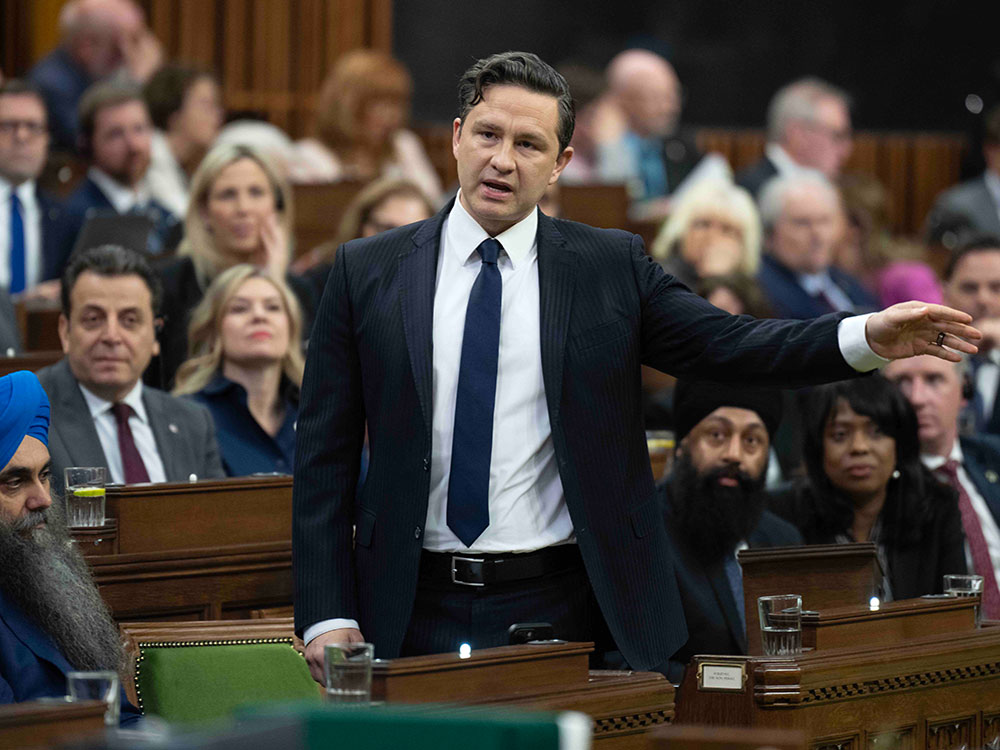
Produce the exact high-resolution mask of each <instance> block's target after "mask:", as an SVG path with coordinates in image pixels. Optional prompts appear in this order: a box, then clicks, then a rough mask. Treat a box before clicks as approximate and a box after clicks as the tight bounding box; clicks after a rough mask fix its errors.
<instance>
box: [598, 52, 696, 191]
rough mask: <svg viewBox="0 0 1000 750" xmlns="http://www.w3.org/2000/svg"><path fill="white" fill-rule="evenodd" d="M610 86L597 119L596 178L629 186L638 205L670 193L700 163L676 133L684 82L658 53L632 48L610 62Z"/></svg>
mask: <svg viewBox="0 0 1000 750" xmlns="http://www.w3.org/2000/svg"><path fill="white" fill-rule="evenodd" d="M607 84H608V93H607V95H606V96H605V97H604V98H603V100H602V102H601V104H600V105H598V112H597V115H596V116H595V117H594V121H593V125H594V140H595V154H594V156H595V172H596V176H597V178H598V179H599V180H600V181H602V182H623V183H625V184H626V186H628V188H629V193H630V195H631V197H632V199H633V200H634V201H639V202H648V201H655V200H657V199H660V198H663V197H664V196H667V195H669V194H670V193H672V192H673V191H674V190H675V189H676V188H677V186H678V185H679V184H680V183H681V181H682V180H684V178H685V177H687V175H688V174H689V173H690V172H691V171H692V170H693V169H694V167H695V166H696V165H697V164H698V162H699V161H700V160H701V152H699V151H698V150H697V148H696V147H695V145H694V142H693V141H691V140H686V139H684V138H682V137H681V136H680V134H679V133H678V127H677V126H678V122H679V120H680V115H681V84H680V80H679V79H678V78H677V74H676V72H674V68H673V66H672V65H671V64H670V63H669V62H667V61H666V60H665V59H664V58H662V57H660V56H659V55H658V54H656V53H655V52H651V51H649V50H645V49H628V50H625V51H624V52H621V53H619V54H618V55H616V56H615V57H614V58H613V59H612V60H611V62H610V63H609V64H608V68H607Z"/></svg>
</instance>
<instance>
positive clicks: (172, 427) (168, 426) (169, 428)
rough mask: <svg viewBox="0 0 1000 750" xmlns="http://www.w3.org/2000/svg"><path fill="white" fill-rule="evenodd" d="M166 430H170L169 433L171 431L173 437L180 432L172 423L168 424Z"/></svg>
mask: <svg viewBox="0 0 1000 750" xmlns="http://www.w3.org/2000/svg"><path fill="white" fill-rule="evenodd" d="M167 429H168V430H170V431H171V432H172V433H174V434H175V435H176V434H177V433H178V432H180V430H178V429H177V425H175V424H174V423H173V422H171V423H170V424H169V425H167Z"/></svg>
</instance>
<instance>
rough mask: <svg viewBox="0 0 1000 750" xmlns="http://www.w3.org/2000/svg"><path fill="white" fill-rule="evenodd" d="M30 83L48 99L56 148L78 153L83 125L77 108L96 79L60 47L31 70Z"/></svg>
mask: <svg viewBox="0 0 1000 750" xmlns="http://www.w3.org/2000/svg"><path fill="white" fill-rule="evenodd" d="M28 80H30V81H31V82H32V83H34V84H35V85H36V86H38V88H39V89H41V91H42V96H44V97H45V107H46V109H47V110H48V112H49V130H50V131H51V133H52V147H53V148H55V149H59V150H61V151H74V152H75V151H76V147H77V143H76V135H77V130H78V125H79V122H78V118H77V111H76V108H77V105H78V104H79V102H80V97H81V96H83V92H84V91H86V90H87V89H88V88H89V87H90V85H91V84H92V83H94V79H92V78H91V77H90V76H89V75H87V73H86V72H84V70H83V69H82V68H80V67H79V66H78V65H77V64H76V63H75V62H74V61H73V60H72V58H71V57H70V56H69V53H68V52H66V50H65V48H63V47H57V48H56V49H54V50H53V51H52V52H50V53H49V54H48V55H46V56H45V57H43V58H42V59H41V60H39V61H38V62H37V63H36V64H35V66H34V67H33V68H32V69H31V70H29V71H28Z"/></svg>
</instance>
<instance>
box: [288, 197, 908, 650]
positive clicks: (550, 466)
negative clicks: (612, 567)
mask: <svg viewBox="0 0 1000 750" xmlns="http://www.w3.org/2000/svg"><path fill="white" fill-rule="evenodd" d="M460 197H461V195H459V198H460ZM459 198H456V200H455V204H454V207H453V208H452V210H451V213H450V214H448V217H447V218H446V219H445V225H444V227H443V228H442V231H441V246H440V248H439V249H438V264H437V281H436V287H435V294H434V326H433V333H432V336H433V344H434V345H433V368H434V385H433V401H434V406H433V429H432V433H431V478H430V483H431V486H430V493H429V496H428V502H427V522H426V525H425V529H424V549H428V550H431V551H435V552H452V551H456V552H457V551H461V552H469V551H470V550H469V548H467V547H465V546H464V545H463V544H462V543H461V542H460V541H459V540H458V538H457V537H456V536H455V535H454V534H453V533H452V531H451V529H449V528H448V525H447V521H446V513H447V503H448V476H449V472H450V470H451V443H452V434H453V430H454V422H455V401H456V395H457V389H458V371H459V365H460V360H461V355H462V336H463V333H464V330H465V311H466V308H467V307H468V303H469V294H470V292H471V291H472V285H473V284H474V283H475V280H476V276H478V275H479V270H480V267H481V262H480V259H479V254H478V253H477V252H476V248H477V247H478V246H479V243H480V242H482V241H483V240H484V239H486V238H487V237H488V236H489V235H488V234H487V232H486V230H484V229H483V228H482V227H481V226H479V224H478V223H477V222H476V221H475V219H473V218H472V217H471V216H470V215H469V213H468V212H467V211H466V210H465V208H464V207H463V206H462V203H461V200H460V199H459ZM537 229H538V212H537V211H532V212H531V213H530V214H529V215H528V216H527V217H525V218H524V219H522V220H521V221H520V222H519V223H517V224H515V225H514V226H513V227H511V228H510V229H508V230H507V231H506V232H504V233H503V234H500V235H497V237H496V239H497V240H498V241H499V242H500V244H501V245H503V248H504V252H503V253H501V255H500V257H499V259H498V263H497V265H498V266H499V268H500V276H501V279H502V283H503V291H502V294H501V314H500V356H499V360H498V364H497V393H496V403H495V406H494V419H493V450H492V453H491V457H490V490H489V509H490V525H489V526H488V527H487V528H486V530H485V531H484V532H483V534H482V536H480V537H479V539H477V540H476V542H475V544H474V546H473V547H472V548H471V550H472V551H474V552H482V553H491V552H492V553H495V552H528V551H531V550H536V549H541V548H542V547H547V546H551V545H553V544H559V543H565V542H570V541H573V540H574V534H573V523H572V521H571V519H570V517H569V509H568V507H567V505H566V502H565V499H564V498H563V487H562V480H561V479H560V478H559V472H558V469H557V466H556V461H555V449H554V448H553V446H552V428H551V426H550V424H549V413H548V407H547V406H546V402H545V387H544V382H543V380H542V354H541V343H540V335H541V318H540V308H539V287H538V246H537V243H536V240H535V238H536V235H537ZM868 317H869V316H867V315H860V316H855V317H852V318H845V319H844V320H842V321H841V322H840V325H839V326H838V328H837V339H838V343H839V345H840V351H841V353H842V354H843V355H844V359H845V360H847V362H848V364H850V365H851V366H852V367H854V368H855V369H856V370H859V371H867V370H872V369H875V368H876V367H880V366H882V365H884V364H885V363H886V362H888V360H886V359H883V358H882V357H879V356H878V355H877V354H875V353H874V352H873V351H872V350H871V348H870V347H869V346H868V343H867V340H866V338H865V322H866V321H867V319H868ZM357 627H358V623H357V622H356V621H355V620H351V619H347V618H334V619H330V620H323V621H321V622H318V623H315V624H313V625H311V626H309V627H308V628H306V630H305V632H304V633H303V640H304V641H305V642H306V643H309V642H310V641H311V640H313V639H314V638H316V637H317V636H319V635H322V634H323V633H326V632H328V631H330V630H336V629H338V628H357Z"/></svg>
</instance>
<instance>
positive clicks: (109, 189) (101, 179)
mask: <svg viewBox="0 0 1000 750" xmlns="http://www.w3.org/2000/svg"><path fill="white" fill-rule="evenodd" d="M87 177H89V178H90V179H91V180H93V181H94V184H96V185H97V187H99V188H100V189H101V192H102V193H104V196H105V197H106V198H107V199H108V200H109V201H111V205H112V206H114V207H115V211H117V212H118V213H120V214H124V213H128V212H129V211H130V210H132V208H134V207H135V206H145V205H146V204H147V203H149V188H148V187H147V186H146V181H145V179H143V180H142V181H140V182H139V185H138V186H137V187H136V189H135V190H132V189H131V188H128V187H125V186H124V185H122V184H121V183H120V182H118V180H116V179H114V178H113V177H112V176H111V175H109V174H108V173H107V172H103V171H102V170H100V169H98V168H97V167H91V168H90V169H88V170H87Z"/></svg>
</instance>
